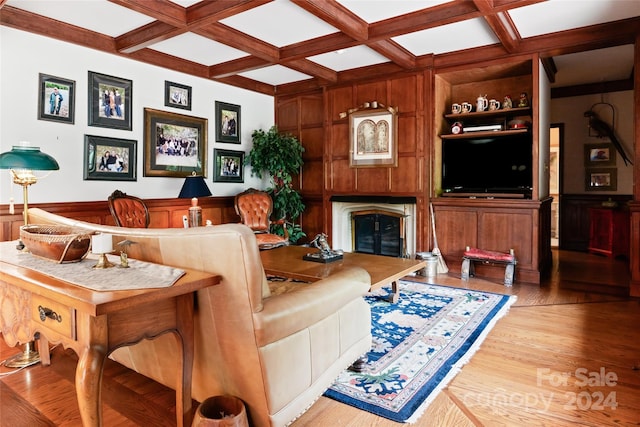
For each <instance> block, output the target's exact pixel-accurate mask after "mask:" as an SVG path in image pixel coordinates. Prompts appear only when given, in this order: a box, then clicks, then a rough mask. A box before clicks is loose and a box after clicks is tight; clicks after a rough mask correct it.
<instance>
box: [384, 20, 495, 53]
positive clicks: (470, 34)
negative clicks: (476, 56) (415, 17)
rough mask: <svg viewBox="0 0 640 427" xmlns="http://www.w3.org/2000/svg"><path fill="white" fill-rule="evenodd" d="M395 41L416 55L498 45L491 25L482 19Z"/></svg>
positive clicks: (429, 30) (408, 35) (417, 32)
mask: <svg viewBox="0 0 640 427" xmlns="http://www.w3.org/2000/svg"><path fill="white" fill-rule="evenodd" d="M393 40H394V41H395V42H397V43H398V44H399V45H401V46H402V47H404V48H405V49H407V50H408V51H409V52H411V53H413V54H414V55H426V54H429V53H433V54H438V53H443V52H455V51H457V50H462V49H470V48H473V47H478V46H487V45H491V44H495V43H498V38H497V37H496V36H495V34H494V33H493V32H492V31H491V28H490V27H489V25H487V23H486V22H485V21H484V20H482V19H480V18H476V19H469V20H467V21H462V22H456V23H455V24H449V25H443V26H441V27H435V28H429V29H428V30H423V31H416V32H414V33H409V34H405V35H402V36H398V37H393Z"/></svg>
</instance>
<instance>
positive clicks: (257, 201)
mask: <svg viewBox="0 0 640 427" xmlns="http://www.w3.org/2000/svg"><path fill="white" fill-rule="evenodd" d="M234 204H235V208H236V213H237V214H238V215H239V216H240V220H241V221H242V223H243V224H244V225H246V226H247V227H249V228H250V229H251V230H253V232H254V233H255V235H256V240H257V241H258V247H259V248H260V249H273V248H277V247H280V246H286V245H288V244H289V234H288V233H287V228H286V227H283V229H284V237H282V236H278V235H277V234H272V233H271V232H270V228H271V214H272V213H273V200H272V199H271V196H270V195H269V193H267V192H266V191H260V190H256V189H255V188H249V189H248V190H245V191H243V192H242V193H240V194H237V195H236V197H235V203H234ZM277 223H282V224H284V220H280V221H279V222H277Z"/></svg>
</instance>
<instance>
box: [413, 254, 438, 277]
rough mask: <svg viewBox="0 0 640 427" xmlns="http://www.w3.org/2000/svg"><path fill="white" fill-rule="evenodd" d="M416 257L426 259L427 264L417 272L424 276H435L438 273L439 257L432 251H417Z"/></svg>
mask: <svg viewBox="0 0 640 427" xmlns="http://www.w3.org/2000/svg"><path fill="white" fill-rule="evenodd" d="M416 259H419V260H421V261H426V262H427V266H426V267H424V268H421V269H420V270H418V271H417V272H416V273H417V274H418V275H419V276H423V277H435V276H436V275H437V274H438V257H437V256H435V255H434V254H433V253H431V252H417V253H416Z"/></svg>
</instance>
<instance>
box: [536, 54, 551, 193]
mask: <svg viewBox="0 0 640 427" xmlns="http://www.w3.org/2000/svg"><path fill="white" fill-rule="evenodd" d="M538 69H539V70H540V71H541V72H540V73H539V81H538V89H539V90H538V93H539V96H538V111H539V117H538V197H540V198H541V199H542V198H544V197H548V196H549V145H550V141H549V138H550V137H549V114H550V113H549V99H550V98H551V88H550V85H549V78H548V77H547V73H544V72H542V70H544V66H543V65H542V62H539V63H538Z"/></svg>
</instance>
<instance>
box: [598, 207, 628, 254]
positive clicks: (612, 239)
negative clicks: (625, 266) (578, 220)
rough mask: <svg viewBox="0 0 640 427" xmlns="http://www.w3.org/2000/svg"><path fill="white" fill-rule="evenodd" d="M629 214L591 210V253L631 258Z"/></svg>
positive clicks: (626, 212)
mask: <svg viewBox="0 0 640 427" xmlns="http://www.w3.org/2000/svg"><path fill="white" fill-rule="evenodd" d="M629 228H630V222H629V212H628V211H626V210H618V209H607V208H592V209H590V210H589V252H591V253H596V254H602V255H606V256H609V257H614V258H615V257H618V256H624V257H626V258H628V257H629Z"/></svg>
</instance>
